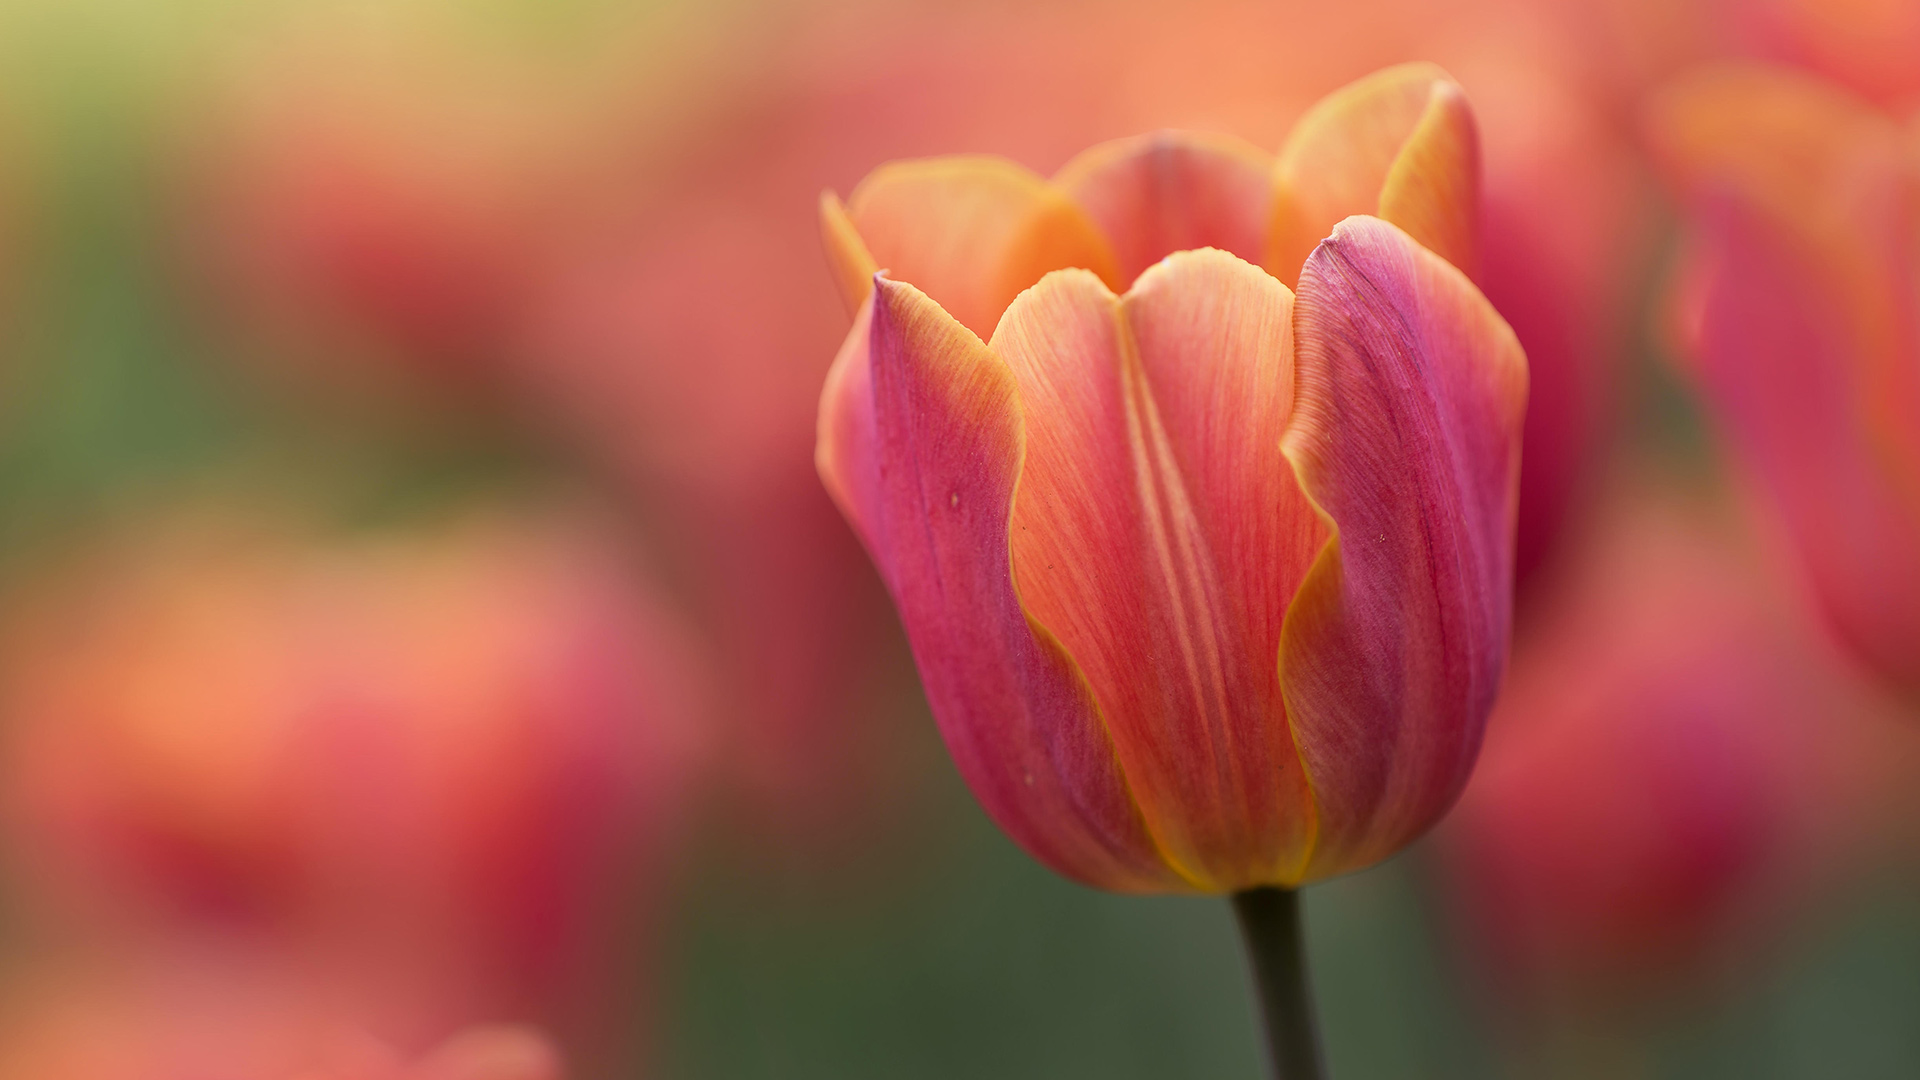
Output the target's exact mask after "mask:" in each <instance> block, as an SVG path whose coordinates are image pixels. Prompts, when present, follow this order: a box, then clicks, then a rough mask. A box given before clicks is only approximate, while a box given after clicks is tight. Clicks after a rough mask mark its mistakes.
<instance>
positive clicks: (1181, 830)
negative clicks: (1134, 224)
mask: <svg viewBox="0 0 1920 1080" xmlns="http://www.w3.org/2000/svg"><path fill="white" fill-rule="evenodd" d="M1292 308H1293V304H1292V297H1291V295H1290V294H1289V293H1288V290H1287V288H1286V286H1284V285H1282V284H1280V283H1279V282H1278V281H1276V280H1274V279H1273V278H1272V277H1270V276H1268V275H1267V274H1265V273H1264V272H1262V271H1261V270H1260V269H1259V268H1258V267H1255V266H1252V265H1250V264H1248V263H1245V262H1243V261H1241V260H1239V259H1236V258H1234V257H1233V256H1231V255H1228V254H1226V253H1224V252H1219V251H1211V250H1205V251H1191V252H1182V253H1180V254H1176V255H1173V256H1171V257H1170V258H1168V259H1167V260H1166V261H1165V262H1163V263H1161V264H1160V265H1158V266H1155V267H1154V268H1152V269H1150V270H1148V271H1147V272H1146V273H1145V274H1143V275H1141V277H1140V280H1139V281H1138V283H1136V285H1135V287H1134V289H1133V290H1132V291H1131V292H1129V293H1128V294H1127V295H1126V297H1124V298H1121V299H1116V298H1115V297H1114V295H1113V294H1112V293H1111V292H1109V291H1108V290H1107V289H1106V287H1105V286H1103V285H1102V284H1101V283H1100V281H1099V280H1098V279H1096V278H1095V277H1094V276H1093V275H1092V274H1088V273H1085V272H1075V271H1065V272H1061V273H1056V274H1051V275H1049V276H1048V277H1047V278H1045V279H1044V280H1042V281H1041V283H1040V284H1039V285H1038V286H1036V287H1034V288H1033V289H1031V290H1029V291H1028V292H1027V293H1025V294H1023V295H1022V296H1021V297H1020V298H1019V299H1018V300H1016V301H1014V304H1013V306H1012V307H1010V308H1009V309H1008V310H1007V315H1006V317H1005V318H1004V319H1003V320H1002V321H1001V324H1000V329H999V331H998V332H997V333H996V334H995V335H994V340H993V346H994V350H995V351H996V352H997V353H999V355H1000V356H1002V357H1003V358H1004V359H1005V360H1006V362H1007V364H1008V365H1009V366H1010V367H1011V368H1012V369H1013V373H1014V376H1015V377H1016V378H1017V379H1018V381H1019V389H1020V396H1021V399H1022V401H1023V402H1024V404H1025V409H1026V418H1027V457H1026V465H1025V468H1024V469H1023V471H1022V473H1021V477H1020V490H1019V496H1018V499H1017V501H1016V502H1015V505H1014V533H1013V561H1014V574H1015V578H1016V580H1017V581H1018V582H1019V584H1020V591H1021V596H1022V598H1023V599H1024V600H1025V602H1026V604H1027V608H1028V610H1029V611H1030V612H1031V613H1032V614H1033V616H1034V618H1035V619H1036V620H1037V621H1038V622H1039V623H1041V624H1043V625H1045V626H1046V627H1048V628H1049V629H1050V630H1052V631H1053V632H1054V633H1055V634H1057V635H1058V636H1059V640H1060V642H1061V644H1062V645H1063V646H1064V647H1065V648H1066V650H1067V651H1068V652H1069V653H1070V654H1071V655H1072V656H1073V657H1074V658H1075V659H1076V660H1078V661H1079V663H1080V665H1081V670H1082V671H1084V672H1085V673H1086V676H1087V680H1088V683H1089V685H1090V686H1091V688H1092V692H1093V696H1094V698H1095V700H1096V701H1097V702H1098V703H1099V706H1100V711H1101V714H1102V715H1103V716H1104V717H1105V718H1106V722H1107V725H1108V728H1109V729H1110V730H1111V731H1112V733H1113V740H1114V746H1115V749H1116V751H1117V752H1118V753H1119V756H1120V762H1121V764H1122V765H1123V766H1124V767H1125V770H1126V775H1127V779H1128V781H1129V782H1130V783H1131V785H1132V788H1133V792H1134V795H1135V797H1136V798H1137V799H1138V800H1139V803H1140V807H1141V810H1142V812H1143V813H1144V814H1145V815H1146V820H1147V825H1148V827H1149V828H1150V829H1151V831H1152V833H1153V835H1154V836H1155V838H1156V839H1157V840H1158V841H1159V842H1160V845H1161V847H1162V850H1164V851H1165V852H1166V855H1167V857H1168V859H1170V860H1171V861H1172V862H1174V864H1175V865H1177V866H1179V867H1180V868H1181V869H1182V870H1183V871H1184V872H1185V873H1186V874H1187V876H1189V877H1190V878H1192V879H1193V880H1194V881H1195V882H1196V883H1198V884H1199V885H1200V886H1201V887H1203V888H1205V889H1207V890H1210V891H1226V890H1233V889H1242V888H1247V887H1249V886H1253V885H1262V884H1292V883H1295V882H1297V881H1298V880H1299V876H1300V873H1301V870H1302V867H1303V863H1304V860H1305V858H1306V854H1307V849H1308V843H1309V841H1310V838H1311V835H1312V813H1311V803H1310V801H1309V799H1308V795H1307V791H1306V788H1305V785H1304V782H1303V777H1302V775H1301V771H1300V767H1299V761H1298V758H1297V755H1296V753H1295V751H1294V747H1293V742H1292V738H1291V735H1290V734H1289V732H1288V729H1287V721H1286V710H1285V708H1284V706H1283V705H1282V703H1281V699H1280V692H1279V691H1280V688H1279V682H1278V677H1277V672H1276V659H1277V657H1278V655H1279V646H1280V631H1281V624H1282V620H1283V618H1284V616H1285V611H1286V604H1287V601H1288V600H1289V599H1290V598H1291V596H1292V595H1293V591H1294V588H1295V587H1296V586H1297V584H1298V583H1299V581H1300V578H1301V576H1302V575H1303V574H1304V573H1305V571H1306V568H1307V566H1308V565H1309V563H1310V562H1311V560H1312V558H1313V556H1314V554H1315V553H1316V552H1317V551H1318V549H1319V547H1320V545H1321V542H1322V541H1323V539H1324V537H1325V533H1324V531H1323V530H1322V528H1321V526H1320V523H1319V521H1318V520H1317V517H1316V515H1315V513H1314V511H1313V509H1312V507H1311V505H1310V504H1308V502H1307V501H1306V499H1305V498H1304V496H1303V495H1302V494H1301V492H1300V490H1299V487H1298V484H1297V482H1296V481H1295V479H1294V476H1293V470H1292V467H1291V465H1290V464H1289V462H1288V461H1287V460H1286V458H1285V456H1284V455H1283V454H1282V453H1281V449H1280V434H1281V432H1282V431H1283V430H1284V429H1285V426H1286V421H1287V416H1288V414H1289V413H1290V412H1291V411H1292V409H1293V385H1294V378H1293V334H1292V326H1291V313H1292Z"/></svg>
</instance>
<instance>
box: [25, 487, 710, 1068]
mask: <svg viewBox="0 0 1920 1080" xmlns="http://www.w3.org/2000/svg"><path fill="white" fill-rule="evenodd" d="M136 538H137V539H136ZM8 623H9V625H10V627H11V630H10V631H9V632H8V634H7V636H6V638H5V641H6V646H5V655H4V660H0V665H3V666H4V668H5V671H6V672H7V679H6V688H7V689H6V693H5V697H4V703H3V704H0V709H4V714H5V717H6V721H7V730H8V741H7V754H6V757H5V775H6V778H7V779H6V785H5V793H6V798H7V803H8V806H9V809H10V811H11V817H12V819H13V823H14V826H15V830H14V831H15V836H16V838H17V841H18V845H17V848H18V851H19V854H20V856H21V858H20V861H19V862H18V866H19V870H20V874H21V876H22V878H23V880H24V882H25V883H26V884H29V885H32V886H36V887H37V888H36V891H37V892H38V893H39V894H40V896H41V899H42V900H44V901H45V903H44V904H43V905H42V906H43V907H44V908H45V910H44V911H43V912H42V917H44V918H47V919H51V920H53V922H54V924H55V927H56V929H55V930H54V935H55V936H59V935H60V934H62V933H65V934H69V935H73V936H76V937H78V938H79V939H81V940H87V941H97V940H99V938H100V935H101V934H102V933H103V931H104V932H106V933H108V934H110V935H112V934H119V935H121V936H128V937H130V939H131V940H132V941H134V942H139V941H143V940H151V939H155V938H158V939H160V940H162V941H166V940H175V939H178V938H181V937H187V938H193V937H196V936H210V937H212V938H214V939H217V940H229V941H232V942H237V943H239V945H240V946H244V947H254V946H259V947H262V948H264V949H266V950H267V951H268V952H269V953H270V954H280V953H285V954H287V955H289V956H293V957H295V958H305V959H311V960H313V961H315V963H317V964H319V965H320V966H322V967H325V968H327V969H329V970H331V969H334V968H343V969H351V970H350V972H349V975H350V976H354V975H357V976H362V977H364V978H365V979H366V980H367V982H368V985H370V986H372V987H375V988H378V989H380V990H382V991H385V990H388V989H393V988H397V987H401V986H412V985H414V984H415V983H417V984H419V985H421V986H424V987H426V988H427V989H426V990H424V991H423V993H422V995H421V996H422V1001H421V1002H420V1003H419V1008H420V1010H421V1015H418V1016H408V1017H404V1018H400V1019H398V1020H395V1021H394V1022H396V1023H399V1024H401V1025H424V1026H425V1028H426V1029H427V1030H435V1029H436V1028H437V1026H438V1025H445V1024H447V1023H451V1022H459V1021H462V1020H466V1019H493V1018H537V1019H546V1020H551V1021H554V1022H555V1023H556V1024H557V1025H559V1027H560V1028H561V1033H562V1034H563V1035H566V1036H568V1037H569V1038H575V1037H579V1038H588V1039H593V1038H608V1037H611V1033H610V1032H609V1031H608V1030H607V1025H613V1026H614V1028H615V1029H616V1030H622V1029H626V1028H628V1027H630V1026H631V1025H632V1024H634V1023H636V1022H637V1020H638V1018H639V1017H638V1014H636V1013H634V1012H632V1010H634V1009H635V1008H637V1006H636V1005H635V1004H634V1003H632V1002H620V1001H614V1002H610V1001H608V1000H606V997H605V995H607V994H608V993H610V992H612V991H613V990H614V989H615V988H616V987H617V986H619V985H621V983H620V980H621V979H623V978H624V977H625V976H626V975H627V972H626V971H624V970H622V968H623V967H624V966H626V965H630V964H635V963H637V961H636V960H635V959H634V958H633V957H632V956H630V955H628V954H629V951H630V950H628V949H625V948H620V947H616V946H615V944H614V943H615V942H617V941H620V940H631V941H633V943H634V945H635V946H637V947H639V948H641V949H642V950H643V951H644V950H645V949H646V948H647V945H646V942H645V937H646V936H647V933H648V930H647V927H648V923H649V922H650V921H651V920H652V919H654V918H657V917H658V914H659V912H660V911H661V910H662V907H663V890H664V879H663V875H664V874H665V872H666V857H667V856H668V854H669V853H670V850H671V846H672V841H673V838H674V836H675V834H676V832H677V831H678V825H679V823H680V819H681V818H682V816H683V814H684V803H685V800H686V797H687V794H688V792H689V790H690V789H689V770H691V769H692V768H694V767H695V766H696V765H697V761H698V758H697V752H698V749H699V743H700V739H701V738H702V732H701V731H700V730H699V728H698V726H697V719H698V718H697V716H696V714H695V713H694V707H695V698H694V697H693V695H694V694H695V693H696V691H697V687H696V686H695V685H694V684H693V683H692V681H691V678H692V677H691V674H690V672H689V669H688V660H689V657H688V654H687V653H686V651H685V647H684V644H683V642H682V641H680V640H679V636H678V633H677V632H676V631H675V630H674V629H673V627H672V625H671V623H670V622H669V621H667V620H665V619H664V618H663V616H662V615H661V614H660V613H659V612H658V611H657V610H656V609H655V608H654V607H653V601H651V600H650V599H649V598H648V597H647V594H646V593H645V592H644V591H642V590H641V589H640V588H639V586H638V585H637V584H636V583H635V581H634V580H633V578H632V577H631V575H630V574H629V573H628V572H627V571H626V570H625V568H624V566H623V563H622V561H621V559H620V558H619V557H617V556H615V555H613V554H611V552H610V549H609V547H608V541H607V539H606V538H604V537H600V536H596V535H594V534H593V533H592V532H590V531H587V530H586V529H584V528H582V527H580V526H579V525H578V524H577V523H574V522H570V521H565V520H561V521H553V522H541V521H520V520H515V519H513V518H511V517H502V518H499V519H497V520H487V519H476V520H473V521H470V522H460V523H455V524H452V525H448V526H444V527H441V528H439V529H435V530H427V531H424V532H421V533H419V534H418V535H412V536H398V537H393V538H379V539H372V538H370V539H354V540H346V541H340V542H333V543H317V542H299V541H296V540H294V539H292V538H290V537H282V536H276V535H273V534H272V533H271V532H269V531H266V530H264V529H262V528H259V527H256V526H252V525H239V526H235V525H232V524H231V523H222V522H219V521H217V520H216V521H211V522H206V521H201V522H196V521H187V522H186V523H184V524H182V523H179V522H173V523H169V522H146V523H144V524H143V525H142V527H141V528H140V529H138V530H137V531H135V532H133V533H130V534H128V535H127V536H126V537H123V538H122V539H121V540H120V541H118V542H117V543H115V544H111V545H108V546H107V548H106V549H105V550H104V551H102V552H101V553H99V554H97V555H95V556H93V557H91V558H89V559H87V560H84V561H80V562H77V563H76V564H75V565H74V566H73V567H71V569H70V570H69V571H68V572H66V573H65V574H63V575H48V576H46V577H45V578H44V579H43V580H41V581H39V582H36V583H34V584H33V585H32V586H31V587H30V588H28V589H26V590H24V591H17V592H15V593H13V594H11V611H10V615H9V619H8ZM114 927H118V930H114V929H112V928H114ZM134 947H135V946H132V945H130V946H129V948H134ZM627 990H628V992H631V988H627ZM405 1007H406V1008H412V1007H413V1005H412V1004H411V1003H409V1004H408V1005H406V1006H405ZM556 1013H557V1014H559V1015H557V1016H556V1015H555V1014H556ZM387 1019H392V1018H387ZM407 1029H409V1030H410V1029H411V1027H408V1028H407ZM576 1029H585V1033H584V1034H583V1033H582V1032H581V1031H580V1030H576Z"/></svg>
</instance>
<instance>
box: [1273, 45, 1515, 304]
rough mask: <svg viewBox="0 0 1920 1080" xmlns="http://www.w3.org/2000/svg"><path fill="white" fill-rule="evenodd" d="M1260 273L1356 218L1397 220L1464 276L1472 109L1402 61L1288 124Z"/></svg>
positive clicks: (1291, 261) (1304, 252) (1288, 275)
mask: <svg viewBox="0 0 1920 1080" xmlns="http://www.w3.org/2000/svg"><path fill="white" fill-rule="evenodd" d="M1274 180H1275V184H1276V188H1277V192H1278V195H1277V200H1276V202H1275V205H1274V214H1273V223H1272V229H1271V232H1270V233H1269V234H1268V235H1269V243H1268V249H1267V262H1266V266H1267V269H1268V270H1269V271H1270V272H1272V273H1273V274H1274V275H1275V276H1277V277H1279V278H1280V279H1281V280H1282V281H1285V282H1287V283H1289V284H1292V283H1294V282H1296V281H1298V280H1299V277H1300V267H1301V264H1302V263H1304V262H1305V261H1306V258H1307V256H1308V254H1310V253H1311V252H1312V251H1313V249H1314V247H1315V246H1316V245H1317V244H1319V243H1320V241H1321V240H1323V239H1325V238H1326V237H1327V236H1328V235H1330V234H1331V233H1332V232H1333V227H1334V226H1335V225H1336V224H1338V223H1339V222H1340V221H1342V220H1343V219H1345V218H1348V217H1351V216H1353V215H1355V214H1367V215H1372V216H1378V217H1381V218H1384V219H1386V220H1388V221H1391V222H1393V223H1394V224H1396V225H1399V226H1401V228H1403V229H1404V230H1406V231H1407V232H1408V234H1410V235H1411V236H1412V237H1413V238H1414V239H1415V240H1417V241H1419V242H1420V243H1421V245H1423V246H1425V247H1427V248H1428V249H1429V250H1431V251H1434V252H1436V253H1437V254H1439V255H1440V256H1441V257H1442V258H1444V259H1446V260H1448V261H1449V262H1452V263H1454V265H1456V266H1459V267H1461V268H1462V269H1463V270H1467V271H1469V272H1471V270H1472V269H1473V268H1474V267H1475V266H1476V265H1477V263H1478V258H1477V251H1478V247H1479V244H1478V236H1479V228H1480V138H1479V131H1478V128H1477V127H1476V125H1475V124H1474V119H1473V110H1472V109H1471V108H1470V107H1469V106H1468V105H1467V102H1466V96H1465V94H1464V93H1462V92H1461V90H1460V87H1459V85H1458V84H1456V83H1455V82H1454V81H1453V79H1452V77H1451V76H1449V75H1448V74H1447V73H1446V72H1445V71H1443V70H1441V69H1440V68H1438V67H1436V66H1434V65H1433V64H1425V63H1415V64H1401V65H1399V66H1398V67H1391V68H1388V69H1386V70H1385V71H1380V72H1376V73H1374V74H1372V75H1369V76H1367V77H1366V78H1364V79H1361V80H1359V81H1358V82H1355V83H1352V84H1350V85H1348V86H1346V87H1343V88H1342V89H1340V90H1336V91H1334V92H1333V93H1332V94H1329V95H1327V96H1326V97H1325V98H1323V99H1321V101H1320V102H1319V103H1318V104H1317V105H1315V106H1314V107H1313V108H1311V109H1309V110H1307V114H1306V115H1305V116H1302V117H1301V118H1300V121H1299V122H1298V123H1296V124H1295V125H1294V127H1293V131H1292V133H1290V134H1289V135H1288V136H1287V142H1286V145H1285V146H1284V147H1282V148H1281V150H1280V156H1279V159H1278V161H1277V162H1276V163H1275V165H1274Z"/></svg>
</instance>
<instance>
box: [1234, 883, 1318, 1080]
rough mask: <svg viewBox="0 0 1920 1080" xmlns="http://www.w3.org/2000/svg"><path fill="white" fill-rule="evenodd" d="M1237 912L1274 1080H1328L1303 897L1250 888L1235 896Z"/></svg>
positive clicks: (1269, 889) (1292, 892) (1290, 890)
mask: <svg viewBox="0 0 1920 1080" xmlns="http://www.w3.org/2000/svg"><path fill="white" fill-rule="evenodd" d="M1233 913H1234V915H1235V916H1236V917H1238V918H1239V920H1240V935H1241V937H1242V939H1244V940H1245V941H1246V943H1247V962H1248V964H1249V965H1250V966H1252V968H1253V985H1254V989H1255V990H1256V992H1257V993H1258V996H1259V1001H1260V1018H1261V1021H1262V1023H1263V1026H1265V1028H1266V1031H1267V1052H1268V1064H1269V1065H1271V1066H1272V1070H1273V1077H1274V1080H1326V1075H1327V1067H1326V1062H1325V1059H1324V1057H1323V1056H1322V1055H1321V1053H1320V1026H1319V1023H1318V1022H1317V1021H1316V1020H1315V1019H1314V1015H1313V991H1312V990H1311V989H1309V987H1308V985H1307V952H1306V946H1305V942H1304V941H1303V940H1302V938H1301V933H1300V894H1299V893H1298V892H1295V891H1294V890H1292V889H1273V888H1265V889H1248V890H1247V891H1246V892H1240V893H1235V894H1233Z"/></svg>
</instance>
